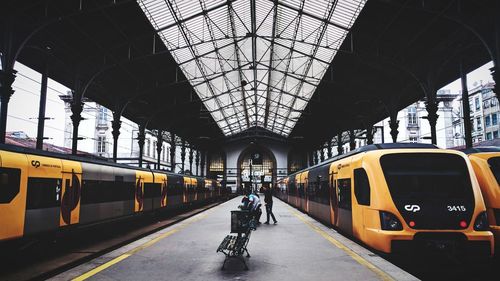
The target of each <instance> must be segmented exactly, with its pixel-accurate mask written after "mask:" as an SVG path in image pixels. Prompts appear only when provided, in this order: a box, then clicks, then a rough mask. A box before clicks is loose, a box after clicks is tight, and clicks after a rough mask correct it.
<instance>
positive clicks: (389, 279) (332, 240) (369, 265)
mask: <svg viewBox="0 0 500 281" xmlns="http://www.w3.org/2000/svg"><path fill="white" fill-rule="evenodd" d="M290 209H291V208H290ZM291 211H292V213H293V214H294V215H295V216H296V217H297V218H298V219H300V220H301V221H302V222H304V223H305V224H306V225H307V226H309V227H310V228H312V229H313V230H314V231H316V232H317V233H318V234H320V235H321V236H323V238H325V239H326V240H328V241H329V242H330V243H332V244H333V245H335V246H336V247H337V248H339V249H341V250H343V251H344V252H346V253H347V254H348V255H349V256H351V257H352V258H353V259H354V260H355V261H357V262H358V263H359V264H361V265H363V266H365V267H367V268H368V269H370V270H371V271H373V272H374V273H375V274H377V275H378V276H379V277H380V279H381V280H384V281H393V280H394V278H392V277H391V276H390V275H388V274H387V273H385V272H384V271H382V270H381V269H380V268H378V267H376V266H375V265H373V264H372V263H370V262H369V261H367V260H366V259H364V258H363V257H361V256H360V255H358V254H357V253H356V252H354V251H353V250H351V249H349V248H348V247H347V246H345V245H344V244H342V242H340V241H338V240H336V239H335V238H333V237H332V236H330V235H329V234H328V233H327V232H325V231H324V230H322V229H320V228H319V227H317V226H315V225H313V224H312V223H310V222H308V221H307V220H306V219H305V218H304V217H302V215H300V214H299V213H297V212H296V211H295V210H293V209H291Z"/></svg>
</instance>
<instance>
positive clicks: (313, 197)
mask: <svg viewBox="0 0 500 281" xmlns="http://www.w3.org/2000/svg"><path fill="white" fill-rule="evenodd" d="M305 174H307V180H305V179H304V178H303V177H302V175H305ZM286 181H287V187H286V188H287V193H288V194H289V196H288V197H287V201H288V202H289V203H290V204H291V205H294V206H296V207H298V208H300V209H301V210H303V211H305V212H308V213H309V214H311V215H312V216H314V217H316V218H318V219H319V220H321V221H323V222H325V223H328V224H331V225H333V226H335V227H336V228H337V229H339V230H341V231H342V232H343V233H345V234H347V235H350V236H353V237H355V238H356V239H359V240H360V241H362V242H363V243H365V244H366V245H368V246H370V247H372V248H374V249H376V250H378V251H381V252H385V253H394V252H407V253H408V252H413V251H416V250H420V249H422V248H435V249H443V250H446V251H453V252H464V253H469V254H477V255H483V256H487V255H491V254H492V253H493V236H492V233H491V232H490V231H489V230H488V223H487V215H486V212H485V211H486V208H485V205H484V201H483V198H482V195H481V192H480V189H479V184H478V182H477V180H476V178H475V176H474V173H473V170H472V166H471V164H470V162H469V161H468V159H467V157H466V156H465V155H464V154H463V153H461V152H457V151H451V150H442V149H437V148H436V147H435V146H433V145H424V144H381V145H369V146H365V147H362V148H360V149H357V150H355V151H353V152H350V153H348V154H345V155H341V156H338V157H335V158H332V159H330V160H327V161H326V162H324V163H321V164H318V165H316V166H313V167H310V168H308V169H306V170H304V171H300V172H297V173H295V174H293V175H290V176H289V177H288V178H287V179H286V180H285V181H282V182H286ZM297 181H300V182H301V183H303V184H304V186H303V187H304V190H305V192H304V196H303V197H301V198H303V199H305V201H306V202H304V203H300V202H299V201H297V200H296V198H298V197H300V196H298V197H295V196H293V194H297V193H299V194H300V192H299V191H297V187H295V186H294V185H293V183H294V182H297ZM299 189H300V188H299Z"/></svg>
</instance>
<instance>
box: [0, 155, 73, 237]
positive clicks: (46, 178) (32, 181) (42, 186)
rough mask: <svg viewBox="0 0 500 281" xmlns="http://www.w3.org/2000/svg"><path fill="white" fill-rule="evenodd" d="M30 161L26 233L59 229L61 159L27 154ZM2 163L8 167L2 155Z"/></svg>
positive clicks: (61, 183) (61, 193) (25, 220)
mask: <svg viewBox="0 0 500 281" xmlns="http://www.w3.org/2000/svg"><path fill="white" fill-rule="evenodd" d="M27 160H28V165H29V166H28V175H27V176H28V181H27V187H26V189H27V192H26V214H25V219H24V234H25V235H29V234H34V233H40V232H47V231H54V230H57V229H58V228H59V226H60V225H61V211H62V209H61V197H62V195H63V194H64V193H63V192H62V185H63V182H62V176H63V173H62V172H63V169H62V163H61V160H60V159H56V158H51V157H43V156H37V155H27ZM2 162H3V163H2V164H4V165H5V163H4V162H5V160H4V159H3V156H2ZM69 179H71V176H69ZM67 198H69V197H67ZM66 200H68V199H66ZM68 220H69V219H68Z"/></svg>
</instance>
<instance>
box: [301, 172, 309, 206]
mask: <svg viewBox="0 0 500 281" xmlns="http://www.w3.org/2000/svg"><path fill="white" fill-rule="evenodd" d="M302 182H303V184H304V198H303V199H302V209H303V210H305V211H306V212H307V213H308V212H309V192H308V188H309V185H308V183H309V171H306V172H304V173H303V174H302Z"/></svg>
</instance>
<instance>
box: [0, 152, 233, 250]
mask: <svg viewBox="0 0 500 281" xmlns="http://www.w3.org/2000/svg"><path fill="white" fill-rule="evenodd" d="M223 193H224V191H223V190H222V189H221V186H220V184H219V183H218V182H217V181H215V180H208V179H204V178H202V177H195V176H183V175H177V174H173V173H168V172H165V171H155V170H150V169H142V168H136V167H135V168H134V167H130V166H126V165H120V164H114V163H109V162H104V161H96V160H90V159H85V158H81V157H74V156H70V155H61V154H55V153H50V152H44V151H38V150H32V149H25V148H19V147H13V146H8V145H1V146H0V241H3V240H10V239H16V238H20V237H25V236H29V235H34V234H38V233H43V232H51V231H57V230H59V229H61V228H69V227H75V226H79V225H84V224H89V223H95V222H100V221H105V220H108V219H115V218H119V217H124V216H131V215H137V214H141V213H144V212H151V211H155V210H160V209H171V208H179V207H181V206H184V205H186V204H191V203H193V202H202V201H205V200H209V199H212V198H217V197H220V196H222V195H223Z"/></svg>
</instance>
